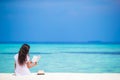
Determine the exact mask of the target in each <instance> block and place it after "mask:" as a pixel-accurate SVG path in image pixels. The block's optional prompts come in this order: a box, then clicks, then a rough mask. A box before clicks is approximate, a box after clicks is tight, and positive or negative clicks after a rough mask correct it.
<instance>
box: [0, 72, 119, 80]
mask: <svg viewBox="0 0 120 80" xmlns="http://www.w3.org/2000/svg"><path fill="white" fill-rule="evenodd" d="M0 80H120V73H45V75H37V74H35V73H32V74H31V75H29V76H15V75H13V73H0Z"/></svg>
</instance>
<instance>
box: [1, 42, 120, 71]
mask: <svg viewBox="0 0 120 80" xmlns="http://www.w3.org/2000/svg"><path fill="white" fill-rule="evenodd" d="M20 46H21V44H0V72H1V73H2V72H5V73H9V72H14V58H13V57H14V55H15V54H16V53H17V52H18V50H19V48H20ZM30 46H31V50H30V57H31V58H32V57H33V55H41V59H40V61H39V62H38V65H37V66H36V67H34V68H32V69H30V70H31V72H37V71H38V70H45V72H76V73H79V72H82V73H106V72H109V73H115V72H117V73H119V72H120V45H109V44H107V45H105V44H104V45H98V44H96V45H95V44H94V45H93V44H91V45H90V44H89V45H87V44H85V45H84V44H54V45H53V44H30Z"/></svg>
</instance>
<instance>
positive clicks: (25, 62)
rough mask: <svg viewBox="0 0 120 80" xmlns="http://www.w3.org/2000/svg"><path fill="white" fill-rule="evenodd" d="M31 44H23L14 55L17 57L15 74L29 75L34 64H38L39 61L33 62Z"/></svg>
mask: <svg viewBox="0 0 120 80" xmlns="http://www.w3.org/2000/svg"><path fill="white" fill-rule="evenodd" d="M29 49H30V46H29V45H28V44H23V45H22V46H21V48H20V50H19V53H18V54H16V55H15V56H14V59H15V75H17V76H18V75H29V74H30V70H29V68H32V67H33V66H35V65H37V62H34V63H33V62H31V61H30V57H29Z"/></svg>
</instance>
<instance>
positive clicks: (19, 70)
mask: <svg viewBox="0 0 120 80" xmlns="http://www.w3.org/2000/svg"><path fill="white" fill-rule="evenodd" d="M14 59H15V64H16V67H15V74H16V75H17V76H18V75H29V74H30V70H29V68H28V67H27V64H26V63H27V62H29V56H27V59H26V62H25V64H24V65H20V64H19V63H18V54H16V55H15V56H14Z"/></svg>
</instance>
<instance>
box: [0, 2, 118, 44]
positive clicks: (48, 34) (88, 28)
mask: <svg viewBox="0 0 120 80" xmlns="http://www.w3.org/2000/svg"><path fill="white" fill-rule="evenodd" d="M88 41H102V42H115V43H116V42H118V43H120V1H119V0H1V1H0V42H88Z"/></svg>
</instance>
